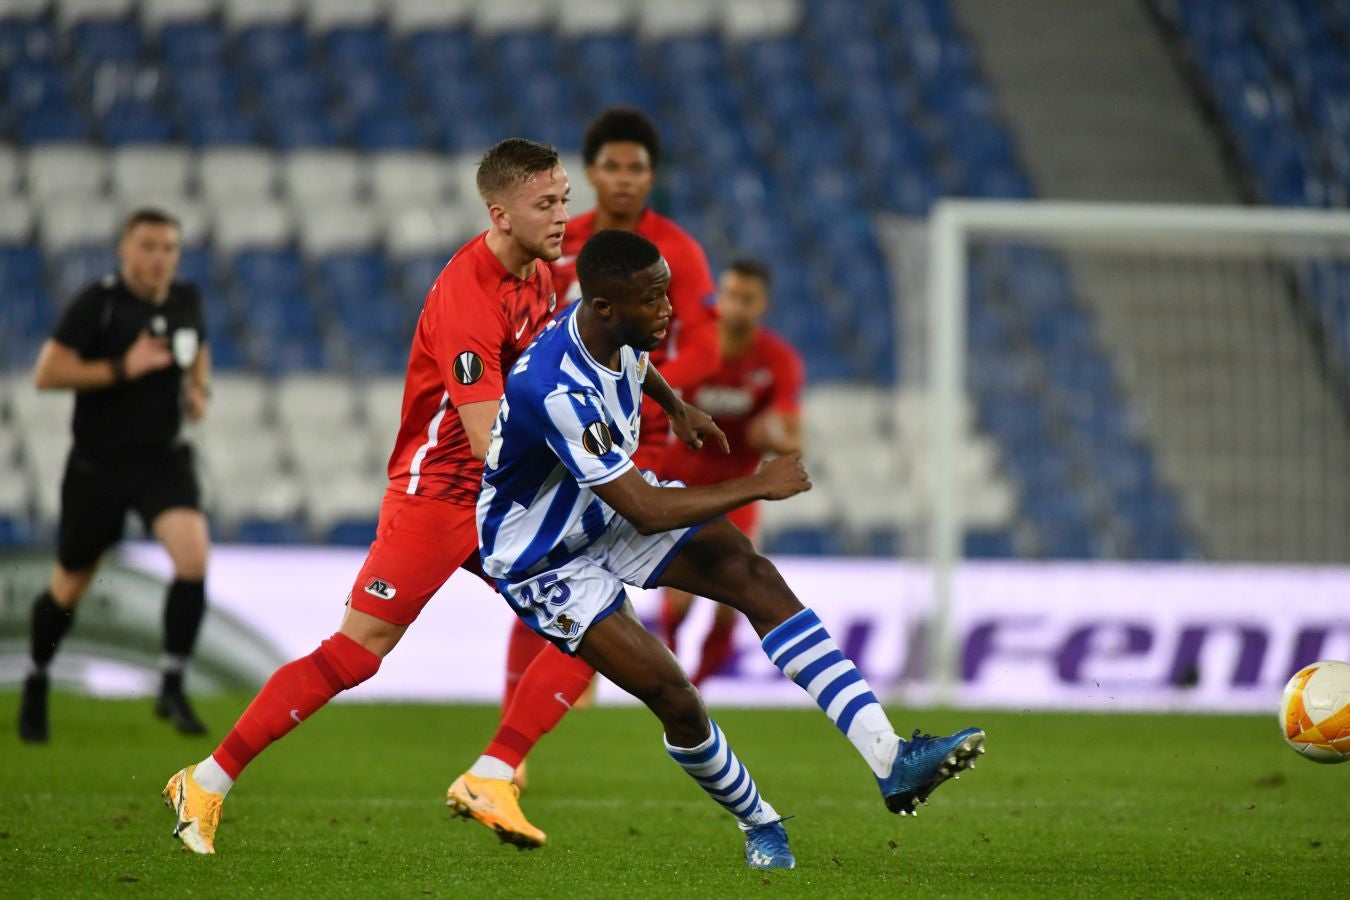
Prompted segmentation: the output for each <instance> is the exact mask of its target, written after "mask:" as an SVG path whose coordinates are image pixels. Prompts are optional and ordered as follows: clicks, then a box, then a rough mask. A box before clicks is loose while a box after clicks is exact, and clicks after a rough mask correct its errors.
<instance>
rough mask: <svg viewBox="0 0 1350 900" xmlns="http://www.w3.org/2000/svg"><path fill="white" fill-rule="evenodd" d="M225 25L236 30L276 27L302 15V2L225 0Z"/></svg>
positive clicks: (295, 0) (285, 0)
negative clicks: (254, 27)
mask: <svg viewBox="0 0 1350 900" xmlns="http://www.w3.org/2000/svg"><path fill="white" fill-rule="evenodd" d="M221 11H222V13H223V15H224V18H225V24H226V25H228V26H229V27H230V28H233V29H235V30H239V29H243V28H248V27H249V26H251V25H276V24H279V23H281V22H288V21H290V20H291V19H294V18H295V17H296V16H298V15H299V14H300V0H225V2H224V5H223V6H222V8H221Z"/></svg>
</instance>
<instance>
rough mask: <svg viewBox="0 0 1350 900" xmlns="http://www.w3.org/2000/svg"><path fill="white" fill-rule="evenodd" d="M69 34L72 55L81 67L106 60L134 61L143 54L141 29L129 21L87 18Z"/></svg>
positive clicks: (72, 28) (75, 25) (77, 24)
mask: <svg viewBox="0 0 1350 900" xmlns="http://www.w3.org/2000/svg"><path fill="white" fill-rule="evenodd" d="M69 34H70V45H71V50H72V51H73V52H72V55H73V56H74V59H75V62H76V64H77V65H79V66H81V67H93V66H96V65H97V64H98V63H101V62H104V61H107V60H133V59H136V58H137V57H139V56H140V55H141V54H142V52H143V51H144V41H143V40H142V37H141V29H140V28H139V27H138V26H137V25H136V23H135V22H133V21H130V20H117V19H88V20H85V21H83V22H76V23H75V24H74V25H73V26H71V28H70V32H69Z"/></svg>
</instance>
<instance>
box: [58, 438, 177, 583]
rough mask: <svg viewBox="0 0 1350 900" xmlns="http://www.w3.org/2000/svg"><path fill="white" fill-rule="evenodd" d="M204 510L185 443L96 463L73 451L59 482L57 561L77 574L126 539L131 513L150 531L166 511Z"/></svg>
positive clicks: (96, 461)
mask: <svg viewBox="0 0 1350 900" xmlns="http://www.w3.org/2000/svg"><path fill="white" fill-rule="evenodd" d="M175 507H187V508H189V509H200V508H201V490H200V488H199V487H198V485H197V473H196V469H195V467H194V465H193V459H192V448H191V447H190V446H188V445H187V444H179V445H177V446H174V447H167V448H165V449H163V450H151V451H147V452H146V453H145V454H144V455H142V456H138V457H135V458H132V459H128V460H119V461H116V462H110V461H106V460H95V459H91V458H90V457H88V456H85V455H82V454H81V453H80V452H79V450H71V451H70V458H69V459H67V460H66V474H65V478H64V480H63V481H62V482H61V525H60V529H59V531H58V536H57V546H56V558H57V559H58V560H59V561H60V563H61V566H62V568H65V569H67V570H69V571H72V572H79V571H83V570H85V569H88V568H90V567H91V566H93V565H94V564H95V563H97V562H98V559H99V557H100V556H102V555H103V552H104V551H105V550H107V549H108V548H109V547H111V546H112V545H113V544H116V543H117V542H118V541H120V540H121V539H122V529H123V526H124V525H125V523H126V518H127V511H128V510H133V509H134V510H135V511H136V513H137V515H139V516H140V517H141V521H142V522H143V523H145V530H146V531H147V532H149V531H150V529H151V526H152V524H153V523H154V521H155V518H156V517H157V516H159V514H160V513H162V512H164V511H165V510H166V509H172V508H175Z"/></svg>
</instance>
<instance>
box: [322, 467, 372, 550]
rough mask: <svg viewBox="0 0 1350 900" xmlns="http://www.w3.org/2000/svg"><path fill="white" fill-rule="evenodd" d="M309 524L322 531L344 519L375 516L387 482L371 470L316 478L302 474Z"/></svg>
mask: <svg viewBox="0 0 1350 900" xmlns="http://www.w3.org/2000/svg"><path fill="white" fill-rule="evenodd" d="M301 485H302V490H303V493H304V505H305V512H306V518H307V519H308V521H309V527H310V529H311V530H312V531H313V532H314V533H315V534H320V535H322V534H323V533H324V532H326V531H327V530H328V529H329V528H330V527H332V526H333V525H334V524H335V523H337V522H340V521H342V520H344V519H374V518H375V517H376V516H377V515H378V514H379V510H380V501H381V499H382V498H383V496H384V487H385V482H384V479H383V478H382V477H371V473H370V472H368V471H367V472H360V473H345V474H341V475H330V476H328V477H326V478H324V479H322V480H314V479H313V478H311V477H310V476H308V475H302V476H301Z"/></svg>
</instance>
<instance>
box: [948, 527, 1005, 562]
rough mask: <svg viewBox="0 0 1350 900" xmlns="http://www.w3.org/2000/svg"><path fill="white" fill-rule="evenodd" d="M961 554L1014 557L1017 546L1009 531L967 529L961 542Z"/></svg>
mask: <svg viewBox="0 0 1350 900" xmlns="http://www.w3.org/2000/svg"><path fill="white" fill-rule="evenodd" d="M961 554H962V555H963V556H965V557H967V558H970V559H1013V558H1014V557H1016V556H1017V548H1016V547H1015V546H1014V544H1013V537H1012V534H1011V533H1009V532H1007V531H967V532H966V534H965V537H964V538H963V539H962V542H961Z"/></svg>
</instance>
